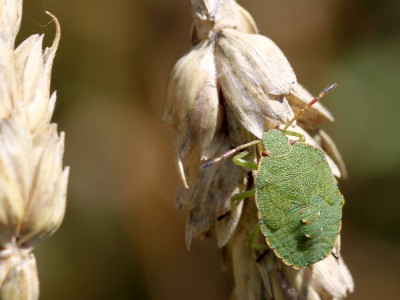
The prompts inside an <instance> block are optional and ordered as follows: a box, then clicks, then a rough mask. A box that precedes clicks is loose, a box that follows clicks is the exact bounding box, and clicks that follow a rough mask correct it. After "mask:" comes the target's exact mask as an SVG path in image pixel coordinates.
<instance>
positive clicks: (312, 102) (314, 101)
mask: <svg viewBox="0 0 400 300" xmlns="http://www.w3.org/2000/svg"><path fill="white" fill-rule="evenodd" d="M335 87H337V83H334V84H331V85H330V86H328V87H326V88H325V89H324V90H323V91H322V92H321V93H319V95H318V97H315V98H314V99H312V100H311V101H310V102H308V103H307V104H306V105H304V106H303V108H302V109H300V110H299V111H298V112H297V114H296V115H295V116H294V117H293V118H292V119H291V120H290V121H289V122H288V123H287V124H286V126H285V127H284V128H283V131H286V130H287V129H288V128H289V126H290V125H292V124H293V122H294V121H296V120H297V119H298V118H299V117H300V115H301V114H302V113H303V112H304V111H306V110H307V109H308V108H310V107H311V106H312V105H313V104H314V103H316V102H317V101H318V100H319V99H321V98H322V97H324V96H325V95H326V94H328V93H329V92H330V91H332V90H333V89H334V88H335Z"/></svg>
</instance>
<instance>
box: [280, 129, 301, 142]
mask: <svg viewBox="0 0 400 300" xmlns="http://www.w3.org/2000/svg"><path fill="white" fill-rule="evenodd" d="M279 130H280V131H282V132H283V133H284V134H286V135H290V136H295V137H298V138H299V142H305V141H306V138H305V137H304V135H303V134H301V133H299V132H296V131H290V130H283V129H279Z"/></svg>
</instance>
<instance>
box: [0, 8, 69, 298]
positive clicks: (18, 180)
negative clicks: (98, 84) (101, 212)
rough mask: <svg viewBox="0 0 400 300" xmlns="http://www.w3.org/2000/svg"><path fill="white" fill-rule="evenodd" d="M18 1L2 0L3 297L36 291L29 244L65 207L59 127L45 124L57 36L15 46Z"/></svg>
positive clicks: (55, 224)
mask: <svg viewBox="0 0 400 300" xmlns="http://www.w3.org/2000/svg"><path fill="white" fill-rule="evenodd" d="M21 9H22V1H8V0H3V1H0V25H1V26H0V65H1V68H0V102H1V103H0V104H1V105H0V205H1V207H0V286H1V287H2V288H1V292H0V293H1V299H37V298H38V294H39V288H38V281H37V271H36V262H35V259H34V257H33V255H32V254H31V251H32V250H33V247H34V246H35V245H36V244H37V243H38V242H40V241H42V240H43V239H44V238H45V237H47V236H49V235H50V234H51V233H53V232H54V231H55V230H56V229H57V228H58V227H59V225H60V224H61V222H62V219H63V216H64V212H65V199H66V188H67V180H68V168H65V169H63V167H62V158H63V153H64V134H63V133H61V135H59V134H58V133H57V126H56V125H55V124H50V119H51V116H52V113H53V109H54V104H55V99H56V94H55V93H53V94H52V95H50V77H51V67H52V63H53V59H54V56H55V52H56V50H57V47H58V43H59V40H60V26H59V24H58V21H57V19H56V18H55V17H54V16H52V15H51V14H49V15H50V16H51V17H52V19H53V20H54V23H55V24H56V37H55V39H54V42H53V45H52V46H51V47H50V48H46V49H45V50H44V51H42V42H43V36H39V35H33V36H31V37H29V38H28V39H26V40H25V41H24V42H23V43H22V44H21V45H19V47H18V48H17V49H14V42H15V36H16V34H17V31H18V28H19V23H20V21H21V20H20V16H21Z"/></svg>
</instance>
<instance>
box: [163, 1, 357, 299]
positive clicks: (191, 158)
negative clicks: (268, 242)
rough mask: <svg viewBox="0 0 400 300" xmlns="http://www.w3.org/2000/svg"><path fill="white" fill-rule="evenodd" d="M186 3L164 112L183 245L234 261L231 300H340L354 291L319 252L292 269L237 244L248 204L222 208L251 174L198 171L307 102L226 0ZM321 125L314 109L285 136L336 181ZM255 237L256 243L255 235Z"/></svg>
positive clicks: (288, 71) (335, 161)
mask: <svg viewBox="0 0 400 300" xmlns="http://www.w3.org/2000/svg"><path fill="white" fill-rule="evenodd" d="M191 2H192V6H193V10H194V12H195V20H194V25H193V29H192V43H193V47H192V49H190V50H189V51H188V52H187V53H186V54H185V55H184V56H183V57H182V58H181V59H180V60H179V61H178V62H177V63H176V64H175V66H174V68H173V70H172V71H171V75H170V77H169V81H168V91H167V100H166V104H165V109H164V115H163V120H164V121H165V122H167V123H168V124H170V125H171V126H172V127H173V128H174V129H175V153H176V161H177V165H178V170H179V173H180V176H181V179H182V183H181V184H180V186H179V188H178V193H177V207H178V208H179V209H187V210H189V211H190V213H189V218H188V221H187V227H186V244H187V247H188V248H190V245H191V243H192V242H193V240H195V239H196V238H201V237H203V236H215V238H216V240H217V243H218V247H220V248H223V249H224V253H227V256H226V257H227V258H228V260H230V262H231V263H232V265H233V273H234V278H235V288H234V291H233V293H232V299H297V298H300V297H303V296H304V295H306V294H305V293H308V294H307V295H310V297H309V299H326V298H335V299H340V298H344V297H345V296H346V295H347V293H348V292H351V291H352V290H353V281H352V278H351V275H350V273H349V271H348V269H347V267H346V265H345V264H344V262H343V260H342V258H338V259H333V257H331V256H328V257H327V258H326V259H325V260H322V261H321V262H319V263H317V264H315V265H314V266H312V267H310V268H306V269H303V270H301V271H296V270H294V269H293V268H290V267H288V266H286V265H284V264H283V263H282V262H281V261H280V260H279V259H277V257H276V256H275V255H274V254H273V252H272V251H269V252H266V253H264V254H263V257H264V259H261V260H260V261H259V262H256V258H257V257H259V256H260V254H262V253H260V251H258V250H257V249H253V248H250V247H249V246H248V245H247V244H246V241H247V240H248V237H249V235H250V233H251V232H252V228H253V227H254V226H255V225H256V224H257V222H258V220H257V209H256V207H255V203H254V198H250V199H248V200H247V201H244V202H243V201H242V202H240V203H239V204H238V205H233V206H232V205H231V197H232V195H234V194H236V193H237V192H238V191H244V190H248V189H251V188H252V187H253V185H254V182H253V181H254V178H256V175H257V174H256V171H253V172H248V171H246V170H244V169H241V168H239V167H237V166H235V165H233V164H232V163H231V162H230V161H229V160H225V161H222V162H220V163H219V164H218V165H216V166H213V167H212V168H207V169H206V170H203V171H200V166H201V165H202V164H203V163H204V160H207V159H209V158H213V157H216V156H218V155H219V154H221V153H224V152H226V151H228V150H229V149H231V148H232V147H235V146H238V145H241V144H245V143H247V142H249V141H252V140H254V139H256V138H260V137H261V135H262V133H263V132H264V131H267V130H268V129H270V128H273V127H275V126H276V125H282V124H286V123H287V122H288V121H289V120H290V119H291V118H292V117H293V115H294V112H295V113H298V111H299V110H300V109H301V108H302V107H303V106H304V105H305V104H306V103H308V101H309V100H311V99H312V98H314V97H312V96H311V95H310V93H308V91H307V90H306V89H304V88H303V87H302V86H301V85H300V84H299V83H298V82H297V79H296V75H295V73H294V71H293V69H292V67H291V66H290V63H289V62H288V60H287V59H286V57H285V55H284V54H283V53H282V51H281V50H280V49H279V48H278V46H276V45H275V43H274V42H272V41H271V40H270V39H268V38H267V37H264V36H262V35H259V34H258V30H257V27H256V25H255V22H254V20H253V19H252V17H251V15H250V14H249V13H248V12H247V11H246V10H244V9H243V8H242V7H240V6H239V5H238V4H237V3H236V2H235V1H233V0H191ZM326 120H331V121H332V120H333V118H332V116H331V114H330V113H329V112H328V111H327V110H326V109H325V108H324V107H323V106H322V105H321V104H319V103H317V104H316V105H315V106H313V107H312V108H311V109H309V110H307V111H306V112H305V113H304V114H303V115H302V116H301V117H300V118H299V119H298V121H297V124H293V125H294V126H295V129H293V130H295V131H297V132H299V133H301V134H303V135H304V136H305V140H306V142H307V143H309V144H311V145H316V146H317V147H320V148H322V149H323V150H325V151H326V152H327V153H328V154H329V155H332V159H331V158H330V157H329V156H327V161H328V163H329V166H330V169H331V171H332V173H333V174H334V175H335V176H336V177H340V176H341V173H344V172H345V168H344V164H343V162H342V160H341V157H340V154H339V152H338V151H337V149H336V147H335V146H334V143H333V142H332V140H331V139H330V138H329V136H327V135H326V133H324V132H323V131H322V130H320V129H319V127H320V125H321V124H322V123H323V122H325V121H326ZM260 155H261V153H259V152H258V151H257V150H256V149H250V156H249V159H250V160H254V161H255V160H256V159H257V157H259V156H260ZM338 166H339V167H338ZM257 238H258V239H259V242H260V243H265V241H264V240H263V237H262V236H261V235H260V236H258V237H257ZM337 248H339V247H337ZM336 256H338V257H339V250H337V253H336ZM310 272H311V273H310ZM328 277H331V278H332V282H331V283H332V284H331V285H330V284H329V283H328V282H327V281H326V278H328ZM305 286H306V287H307V288H306V290H305V289H304V287H305Z"/></svg>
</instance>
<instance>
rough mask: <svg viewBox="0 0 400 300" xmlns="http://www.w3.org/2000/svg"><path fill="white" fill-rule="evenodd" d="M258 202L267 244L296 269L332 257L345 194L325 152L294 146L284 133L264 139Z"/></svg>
mask: <svg viewBox="0 0 400 300" xmlns="http://www.w3.org/2000/svg"><path fill="white" fill-rule="evenodd" d="M262 142H263V144H264V147H265V149H266V150H267V151H268V153H269V156H263V157H262V158H261V160H260V162H259V166H258V175H257V178H256V202H257V207H258V213H259V219H260V226H261V231H262V233H263V235H264V236H265V239H266V242H267V244H268V246H269V247H270V248H271V249H273V251H274V252H275V254H276V255H277V256H278V257H279V258H281V259H282V261H283V262H284V263H285V264H287V265H289V266H292V267H293V268H295V269H301V268H303V267H306V266H309V265H312V264H314V263H316V262H318V261H320V260H322V259H324V258H325V257H327V256H328V255H329V254H330V253H331V251H332V248H333V246H334V244H335V242H336V239H337V237H338V234H339V232H340V228H341V218H342V205H343V203H344V202H343V196H342V195H341V193H340V191H339V189H338V186H337V182H336V179H335V178H334V177H333V175H332V172H331V170H330V168H329V166H328V163H327V162H326V159H325V154H324V152H323V151H322V150H320V149H318V148H316V147H314V146H311V145H308V144H305V143H302V142H296V143H294V144H293V145H292V144H291V143H290V142H289V139H288V138H287V137H286V136H285V135H284V134H283V133H282V132H281V131H279V130H275V129H272V130H269V131H268V132H265V133H264V134H263V137H262Z"/></svg>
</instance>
